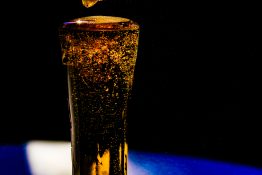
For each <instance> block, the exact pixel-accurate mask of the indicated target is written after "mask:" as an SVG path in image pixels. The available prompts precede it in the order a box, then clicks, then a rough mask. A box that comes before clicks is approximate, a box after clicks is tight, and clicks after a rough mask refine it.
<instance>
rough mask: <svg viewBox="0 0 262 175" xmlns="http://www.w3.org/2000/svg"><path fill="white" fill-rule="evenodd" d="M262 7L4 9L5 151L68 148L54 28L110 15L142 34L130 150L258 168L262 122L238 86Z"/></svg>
mask: <svg viewBox="0 0 262 175" xmlns="http://www.w3.org/2000/svg"><path fill="white" fill-rule="evenodd" d="M161 3H162V4H161ZM258 7H259V6H258V5H257V4H252V3H249V4H247V3H246V2H245V4H244V3H243V4H241V3H240V2H238V3H236V4H235V3H232V4H230V3H228V2H227V3H222V2H221V3H216V2H213V3H210V2H209V3H201V2H197V3H191V2H188V1H187V2H184V3H182V2H177V1H175V2H172V1H163V2H159V1H154V0H151V1H149V2H147V1H146V0H135V1H134V0H133V1H131V0H125V1H124V0H122V1H120V0H119V2H117V1H116V0H107V1H105V2H103V3H98V4H97V5H96V6H94V7H92V8H89V9H87V8H85V7H83V6H82V4H81V1H80V0H56V1H55V2H54V1H53V0H46V1H26V2H24V1H19V2H15V3H12V2H11V4H4V5H2V6H1V8H2V10H4V9H5V13H4V14H3V15H2V22H1V31H2V32H1V34H2V36H1V41H2V46H1V50H2V51H1V53H2V54H1V65H2V66H1V67H2V69H1V75H2V76H1V102H2V103H1V120H0V139H1V140H0V141H1V143H2V144H6V143H24V142H26V141H29V140H35V139H37V140H67V141H69V140H70V123H69V111H68V104H67V82H66V71H65V67H64V66H63V65H62V63H61V55H60V45H59V40H58V28H59V26H60V25H61V24H62V23H63V22H64V21H67V20H70V19H73V18H76V17H81V16H88V15H115V16H122V17H128V18H130V19H133V20H134V21H136V22H138V23H139V24H140V27H141V32H140V41H139V52H138V59H137V65H136V72H135V81H134V87H133V93H132V98H131V100H130V103H129V111H128V120H129V146H130V148H131V149H140V150H146V151H160V152H168V153H175V154H181V155H194V156H200V157H205V158H210V159H218V160H225V161H231V162H237V163H243V164H249V165H253V166H258V167H262V154H261V148H262V144H261V143H260V139H261V131H262V128H261V123H260V121H259V119H258V118H259V116H258V115H256V114H255V115H253V113H251V111H249V108H248V107H247V106H248V104H249V102H247V101H245V100H244V99H245V98H244V96H246V94H247V93H246V90H244V89H243V88H242V87H243V86H242V85H243V82H242V79H243V77H245V76H246V75H247V72H248V70H247V69H248V66H247V65H246V62H248V61H251V62H252V61H253V60H256V59H257V58H258V55H259V52H260V51H259V49H260V48H259V45H258V43H259V42H261V40H259V39H258V35H259V33H260V32H261V31H260V30H259V28H258V26H259V23H260V22H259V20H258V19H259V18H258V14H259V9H258ZM260 58H261V57H260ZM254 108H256V107H254Z"/></svg>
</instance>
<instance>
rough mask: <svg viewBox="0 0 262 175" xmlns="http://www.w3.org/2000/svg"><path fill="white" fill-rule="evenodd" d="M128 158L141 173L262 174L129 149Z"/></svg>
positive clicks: (208, 161) (230, 165)
mask: <svg viewBox="0 0 262 175" xmlns="http://www.w3.org/2000/svg"><path fill="white" fill-rule="evenodd" d="M129 159H130V160H131V161H132V162H133V165H132V166H133V167H132V168H134V169H136V171H137V174H141V175H142V174H143V175H144V174H145V175H262V169H258V168H255V167H250V166H244V165H238V164H232V163H226V162H219V161H214V160H206V159H200V158H195V157H186V156H176V155H170V154H160V153H145V152H139V151H130V154H129ZM134 174H135V173H134Z"/></svg>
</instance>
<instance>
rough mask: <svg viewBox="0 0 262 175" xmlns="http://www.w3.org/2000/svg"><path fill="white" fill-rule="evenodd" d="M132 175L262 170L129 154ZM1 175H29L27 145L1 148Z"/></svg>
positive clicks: (235, 174)
mask: <svg viewBox="0 0 262 175" xmlns="http://www.w3.org/2000/svg"><path fill="white" fill-rule="evenodd" d="M129 160H130V161H129V171H130V172H129V175H262V168H261V169H259V168H255V167H251V166H244V165H238V164H232V163H226V162H219V161H213V160H206V159H200V158H195V157H186V156H176V155H170V154H164V153H163V154H162V153H146V152H140V151H134V150H131V151H129ZM0 175H30V169H29V164H28V162H27V158H26V149H25V145H16V146H14V145H6V146H0Z"/></svg>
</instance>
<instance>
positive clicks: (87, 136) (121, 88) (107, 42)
mask: <svg viewBox="0 0 262 175" xmlns="http://www.w3.org/2000/svg"><path fill="white" fill-rule="evenodd" d="M99 18H101V19H99V20H95V21H93V20H91V21H93V22H91V23H92V24H83V26H79V25H76V26H74V25H75V24H74V23H67V24H66V25H65V26H64V27H63V28H62V30H61V31H60V36H61V46H62V53H63V63H64V64H65V65H67V68H68V89H69V105H70V118H71V143H72V163H73V175H126V174H127V158H128V142H127V116H126V114H127V103H128V99H129V97H130V92H131V89H132V82H133V76H134V69H135V63H136V58H137V47H138V33H139V32H138V28H137V26H136V24H131V22H130V21H125V20H124V21H122V19H120V22H114V20H113V22H112V21H111V22H109V23H108V19H107V17H104V19H102V18H103V17H99ZM85 20H86V19H85ZM89 20H90V18H88V20H87V21H89ZM110 20H112V19H111V17H110ZM110 20H109V21H110ZM118 20H119V19H118ZM76 21H78V20H76ZM105 21H107V22H105ZM121 21H122V22H121ZM89 22H90V21H89ZM89 22H88V23H89ZM78 23H79V21H78ZM98 24H99V25H98ZM80 25H81V24H80Z"/></svg>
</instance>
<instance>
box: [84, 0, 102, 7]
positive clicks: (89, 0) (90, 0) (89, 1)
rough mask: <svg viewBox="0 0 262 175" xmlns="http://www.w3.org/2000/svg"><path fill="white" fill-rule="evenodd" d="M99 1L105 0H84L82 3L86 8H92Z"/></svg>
mask: <svg viewBox="0 0 262 175" xmlns="http://www.w3.org/2000/svg"><path fill="white" fill-rule="evenodd" d="M98 1H103V0H82V4H83V6H85V7H86V8H90V7H92V6H94V5H95V4H96V3H97V2H98Z"/></svg>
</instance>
